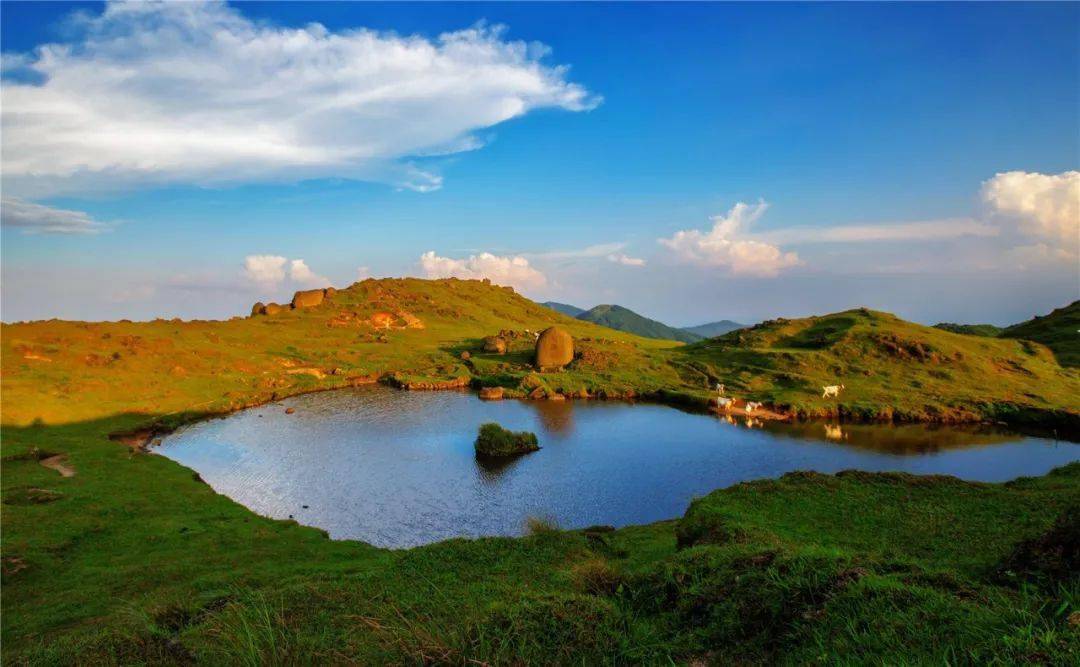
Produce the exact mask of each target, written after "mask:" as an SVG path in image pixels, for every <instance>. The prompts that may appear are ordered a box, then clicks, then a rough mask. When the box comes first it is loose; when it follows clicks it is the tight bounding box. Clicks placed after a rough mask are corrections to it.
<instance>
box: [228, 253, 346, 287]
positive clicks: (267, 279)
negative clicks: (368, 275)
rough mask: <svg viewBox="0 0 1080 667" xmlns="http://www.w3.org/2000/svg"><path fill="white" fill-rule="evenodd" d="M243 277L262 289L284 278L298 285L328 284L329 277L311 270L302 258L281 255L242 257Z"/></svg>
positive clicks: (315, 285) (322, 285) (280, 281)
mask: <svg viewBox="0 0 1080 667" xmlns="http://www.w3.org/2000/svg"><path fill="white" fill-rule="evenodd" d="M244 278H246V279H247V280H248V281H249V282H252V283H255V284H256V285H258V286H259V287H260V288H264V289H265V288H271V287H276V286H278V285H280V284H281V283H283V282H285V280H286V278H288V279H289V280H290V281H291V282H292V283H294V284H296V285H297V286H300V287H309V288H315V287H327V286H329V285H330V279H329V278H327V277H326V276H320V275H319V274H317V273H315V272H314V271H312V270H311V267H309V266H308V265H307V263H306V262H305V261H304V260H302V259H293V260H290V259H288V258H286V257H282V256H281V255H248V256H247V257H245V258H244Z"/></svg>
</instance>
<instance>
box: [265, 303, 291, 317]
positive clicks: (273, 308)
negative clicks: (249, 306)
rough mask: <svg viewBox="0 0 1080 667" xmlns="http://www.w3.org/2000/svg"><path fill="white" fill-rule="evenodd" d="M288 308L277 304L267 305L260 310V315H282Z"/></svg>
mask: <svg viewBox="0 0 1080 667" xmlns="http://www.w3.org/2000/svg"><path fill="white" fill-rule="evenodd" d="M286 310H288V308H286V307H285V306H282V305H281V304H279V303H268V304H266V305H265V306H263V308H262V313H261V314H262V315H278V314H280V313H284V312H285V311H286Z"/></svg>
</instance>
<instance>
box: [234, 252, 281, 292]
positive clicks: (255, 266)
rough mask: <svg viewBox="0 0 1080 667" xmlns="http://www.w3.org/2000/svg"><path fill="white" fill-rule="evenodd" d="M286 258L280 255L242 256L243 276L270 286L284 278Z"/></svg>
mask: <svg viewBox="0 0 1080 667" xmlns="http://www.w3.org/2000/svg"><path fill="white" fill-rule="evenodd" d="M288 261H289V260H287V259H286V258H284V257H282V256H280V255H248V256H247V257H245V258H244V277H245V278H247V279H248V280H250V281H251V282H253V283H258V284H259V285H263V286H266V287H272V286H274V285H277V284H279V283H281V282H282V281H284V280H285V264H286V263H287V262H288Z"/></svg>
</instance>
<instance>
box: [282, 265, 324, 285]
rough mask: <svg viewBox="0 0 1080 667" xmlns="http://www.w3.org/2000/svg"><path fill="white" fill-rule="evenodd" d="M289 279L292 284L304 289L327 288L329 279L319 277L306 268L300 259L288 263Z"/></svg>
mask: <svg viewBox="0 0 1080 667" xmlns="http://www.w3.org/2000/svg"><path fill="white" fill-rule="evenodd" d="M289 278H291V279H292V280H293V282H295V283H297V284H299V285H303V286H304V287H328V286H329V285H330V279H329V278H327V277H325V276H320V275H318V274H316V273H315V272H314V271H312V270H311V269H310V268H308V265H307V264H305V263H304V260H302V259H294V260H292V261H291V262H289Z"/></svg>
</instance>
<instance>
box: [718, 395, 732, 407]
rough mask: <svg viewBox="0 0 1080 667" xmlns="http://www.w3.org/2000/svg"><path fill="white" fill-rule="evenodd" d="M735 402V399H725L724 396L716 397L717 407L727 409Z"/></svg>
mask: <svg viewBox="0 0 1080 667" xmlns="http://www.w3.org/2000/svg"><path fill="white" fill-rule="evenodd" d="M734 402H735V399H734V398H724V397H723V396H717V397H716V407H718V408H726V407H728V406H730V405H731V404H732V403H734Z"/></svg>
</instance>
